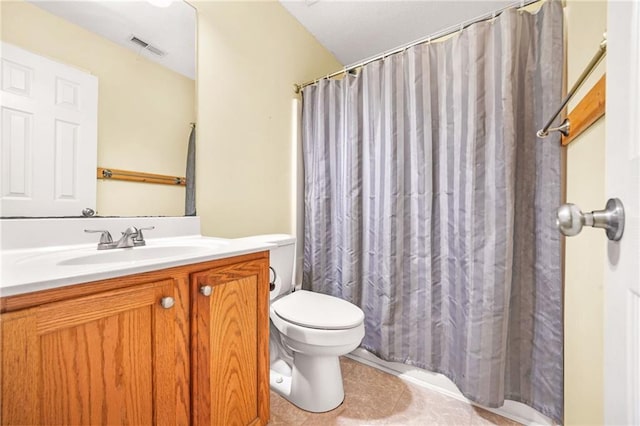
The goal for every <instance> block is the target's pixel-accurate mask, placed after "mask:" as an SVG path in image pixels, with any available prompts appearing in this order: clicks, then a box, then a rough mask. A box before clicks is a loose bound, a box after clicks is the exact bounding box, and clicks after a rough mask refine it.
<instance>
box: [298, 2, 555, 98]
mask: <svg viewBox="0 0 640 426" xmlns="http://www.w3.org/2000/svg"><path fill="white" fill-rule="evenodd" d="M544 1H546V0H526V1H518V2H513V3H511V4H510V5H508V6H505V7H503V8H501V9H498V10H495V11H493V12H491V13H485V14H484V15H481V16H478V17H476V18H474V19H469V20H467V21H464V22H462V23H460V24H456V25H452V26H450V27H448V28H445V29H444V30H442V31H439V32H437V33H434V34H431V35H430V36H428V37H423V38H421V39H418V40H416V41H413V42H411V43H407V44H405V45H402V46H400V47H396V48H395V49H391V50H387V51H386V52H383V53H381V54H379V55H376V56H373V57H370V58H369V59H365V60H364V61H362V62H356V63H355V64H352V65H349V66H347V67H345V68H343V69H341V70H340V71H336V72H333V73H331V74H327V75H325V76H323V77H319V78H316V79H315V80H310V81H307V82H305V83H301V84H294V85H293V86H294V88H295V93H300V91H301V90H302V89H304V88H305V87H307V86H311V85H312V84H316V83H317V82H319V81H320V80H323V79H325V78H327V79H328V78H332V77H336V76H339V75H341V74H346V73H348V72H351V71H353V70H356V69H358V68H361V67H363V66H365V65H367V64H370V63H371V62H375V61H377V60H379V59H384V58H386V57H387V56H391V55H395V54H396V53H400V52H402V51H404V50H407V49H409V48H410V47H413V46H417V45H419V44H422V43H430V42H432V41H435V40H437V39H439V38H442V37H445V36H448V35H451V34H454V33H457V32H458V31H462V30H464V29H465V28H467V27H468V26H469V25H473V24H476V23H478V22H483V21H487V20H489V19H493V18H495V17H497V16H498V15H500V14H501V13H502V12H504V11H505V10H508V9H513V8H518V9H521V8H523V7H525V6H529V5H530V4H533V3H542V2H544Z"/></svg>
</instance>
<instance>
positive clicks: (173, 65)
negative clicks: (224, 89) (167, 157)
mask: <svg viewBox="0 0 640 426" xmlns="http://www.w3.org/2000/svg"><path fill="white" fill-rule="evenodd" d="M27 1H29V2H30V3H33V4H34V5H36V6H38V7H41V8H42V9H45V10H46V11H48V12H50V13H52V14H54V15H57V16H59V17H61V18H63V19H65V20H67V21H70V22H72V23H74V24H76V25H79V26H81V27H83V28H85V29H87V30H89V31H92V32H94V33H96V34H99V35H101V36H103V37H105V38H107V39H109V40H111V41H113V42H115V43H117V44H119V45H121V46H123V47H126V48H127V49H130V50H133V51H134V52H136V53H139V54H140V55H142V56H144V57H146V58H148V59H149V60H152V61H154V62H157V63H159V64H161V65H163V66H166V67H167V68H169V69H171V70H173V71H176V72H178V73H180V74H182V75H184V76H186V77H189V78H190V79H192V80H195V74H196V70H195V66H196V59H195V49H196V11H195V9H194V8H193V7H192V6H191V5H189V4H187V3H186V2H184V1H182V0H177V1H173V2H172V3H171V5H169V7H165V8H162V7H156V6H153V5H151V4H150V3H148V2H146V1H141V0H137V1H114V0H75V1H69V0H66V1H56V0H27ZM132 35H135V36H136V37H138V38H140V39H142V40H144V41H146V42H147V43H149V44H151V45H153V46H155V47H157V48H159V49H160V50H162V51H164V52H166V55H165V56H157V55H154V54H152V53H151V52H149V51H147V50H144V49H142V48H141V47H140V46H138V45H136V44H133V43H132V42H131V41H129V39H130V37H131V36H132ZM42 36H43V37H46V34H43V35H42Z"/></svg>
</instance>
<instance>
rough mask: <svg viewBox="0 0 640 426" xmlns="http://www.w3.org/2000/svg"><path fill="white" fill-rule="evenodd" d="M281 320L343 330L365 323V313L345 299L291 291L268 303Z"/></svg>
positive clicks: (303, 291) (311, 326) (301, 324)
mask: <svg viewBox="0 0 640 426" xmlns="http://www.w3.org/2000/svg"><path fill="white" fill-rule="evenodd" d="M271 308H272V309H273V310H274V311H275V313H276V314H277V315H278V316H279V317H280V318H282V319H284V320H286V321H289V322H292V323H294V324H297V325H300V326H302V327H309V328H318V329H323V330H343V329H347V328H354V327H357V326H358V325H360V324H361V323H362V321H364V312H362V309H360V308H358V307H357V306H356V305H353V304H351V303H349V302H347V301H346V300H342V299H338V298H337V297H333V296H328V295H326V294H320V293H313V292H310V291H306V290H299V291H296V292H293V293H291V294H289V295H287V296H285V297H282V298H280V299H278V300H276V301H275V302H273V303H272V304H271Z"/></svg>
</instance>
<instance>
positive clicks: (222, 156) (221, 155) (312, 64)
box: [192, 1, 341, 237]
mask: <svg viewBox="0 0 640 426" xmlns="http://www.w3.org/2000/svg"><path fill="white" fill-rule="evenodd" d="M192 4H193V5H195V6H196V8H197V9H198V102H197V105H198V107H197V108H198V149H197V160H196V161H197V167H196V173H197V179H196V181H197V190H196V194H197V209H198V215H200V216H201V218H202V231H203V233H204V234H205V235H216V236H222V237H234V236H244V235H251V234H260V233H272V232H287V233H289V232H292V226H294V222H295V218H294V216H295V215H294V214H292V205H293V203H294V201H293V200H294V198H295V197H294V194H293V193H294V192H295V191H292V184H291V182H292V179H294V177H293V176H292V161H291V156H292V145H293V143H292V130H291V128H292V113H291V110H292V99H294V97H295V95H294V92H293V84H294V83H297V82H302V81H306V80H309V79H312V78H315V77H318V76H320V75H323V74H326V73H328V72H331V71H335V70H337V69H339V68H340V67H341V65H340V64H339V63H338V62H337V60H336V59H335V58H334V57H333V55H331V54H330V53H329V52H328V51H327V50H325V49H324V48H323V47H322V46H321V45H320V44H319V43H318V42H317V41H316V40H315V39H314V38H313V37H312V36H311V35H310V34H309V33H308V32H307V31H306V30H305V29H304V28H303V27H302V26H301V25H300V24H299V23H298V22H297V21H296V20H295V19H294V18H293V17H292V16H291V15H289V13H288V12H287V11H286V10H285V9H284V8H283V7H282V6H281V5H280V4H279V3H278V2H275V1H268V2H207V1H194V2H192Z"/></svg>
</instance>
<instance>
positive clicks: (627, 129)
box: [603, 0, 640, 425]
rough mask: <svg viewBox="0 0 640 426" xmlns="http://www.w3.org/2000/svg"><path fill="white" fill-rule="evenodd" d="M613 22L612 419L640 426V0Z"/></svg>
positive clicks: (608, 396)
mask: <svg viewBox="0 0 640 426" xmlns="http://www.w3.org/2000/svg"><path fill="white" fill-rule="evenodd" d="M608 20H609V22H608V25H607V39H608V43H607V141H606V176H607V184H606V192H607V196H608V197H617V198H620V200H621V201H622V203H623V204H624V207H625V213H626V223H625V231H624V235H623V236H622V240H620V241H619V242H615V243H614V242H611V241H610V242H609V244H608V247H607V267H606V271H605V284H604V286H605V287H604V295H605V308H604V314H605V328H604V339H605V342H604V344H605V350H604V356H605V366H604V383H605V402H604V409H605V414H604V415H605V424H607V425H640V217H639V216H640V0H627V1H609V2H608ZM603 238H604V236H603Z"/></svg>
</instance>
